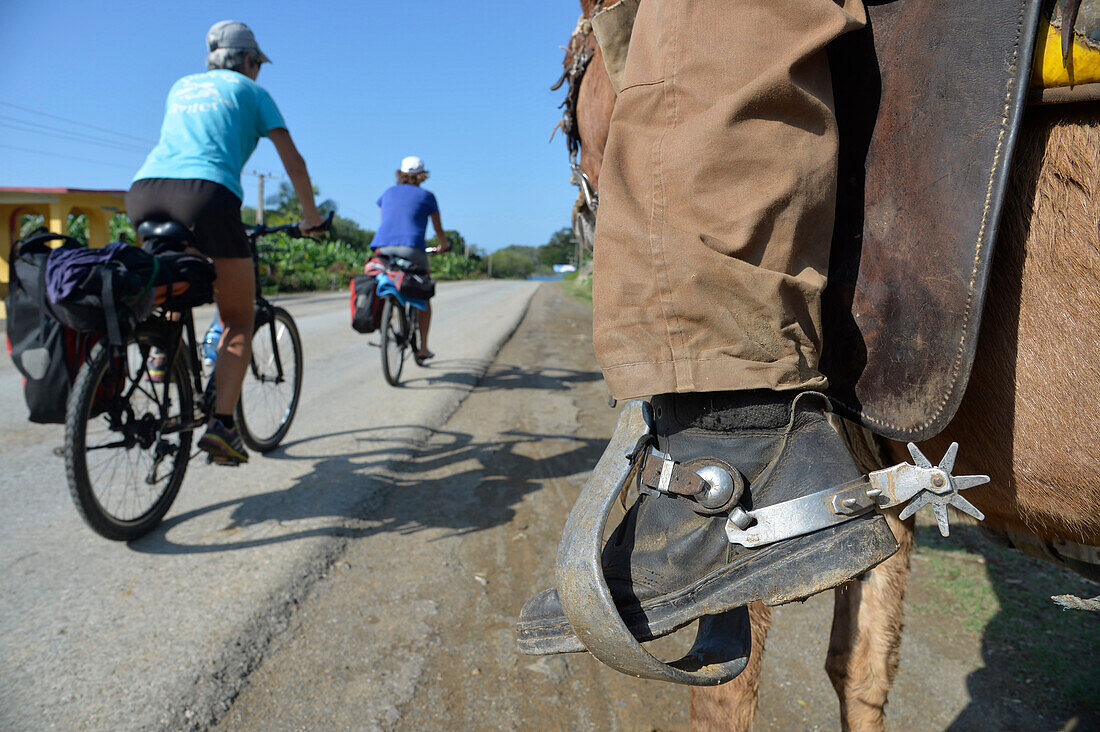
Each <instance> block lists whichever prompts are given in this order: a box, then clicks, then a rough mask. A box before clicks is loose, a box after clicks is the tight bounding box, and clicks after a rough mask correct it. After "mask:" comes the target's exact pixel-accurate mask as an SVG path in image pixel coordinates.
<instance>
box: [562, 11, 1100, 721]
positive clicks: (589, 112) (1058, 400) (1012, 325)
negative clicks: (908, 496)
mask: <svg viewBox="0 0 1100 732" xmlns="http://www.w3.org/2000/svg"><path fill="white" fill-rule="evenodd" d="M613 2H614V0H613ZM613 2H611V3H607V5H611V4H613ZM598 5H600V3H599V2H597V0H581V7H582V15H581V20H580V21H579V22H578V25H577V29H576V30H575V31H574V34H573V36H572V38H571V39H570V43H569V46H568V47H567V49H566V58H565V61H564V66H565V69H566V73H565V74H564V75H563V78H567V79H568V80H569V83H570V95H571V96H572V98H573V102H572V103H571V104H569V103H567V104H566V105H565V106H566V115H567V117H568V116H569V115H570V114H571V115H572V116H573V119H572V120H571V124H572V129H573V130H575V134H576V138H577V141H576V148H573V147H571V150H572V151H573V153H574V157H575V155H576V150H577V149H579V153H580V155H579V163H577V167H579V169H580V171H581V172H583V174H584V175H585V176H586V177H587V179H588V180H589V181H590V182H591V183H592V184H593V186H594V188H595V190H596V191H598V181H599V174H600V167H601V165H602V162H603V148H604V145H605V144H606V141H607V132H608V127H609V124H610V118H611V111H612V108H613V107H614V103H615V94H614V90H613V89H612V87H611V84H610V80H609V78H608V75H607V72H606V70H605V68H604V66H603V65H602V63H600V60H601V56H600V51H599V47H598V44H596V43H595V40H594V38H592V34H591V26H590V25H589V24H587V19H589V18H590V17H591V15H592V12H593V9H594V6H598ZM584 56H587V57H588V61H587V64H578V63H577V59H578V58H581V59H582V60H583V57H584ZM578 68H579V69H580V73H579V74H577V73H576V71H577V69H578ZM571 70H572V71H573V73H572V74H571V73H570V71H571ZM569 125H570V122H569V121H567V122H566V125H565V126H566V127H567V128H569ZM567 132H568V129H567ZM571 145H572V143H571ZM1097 149H1100V107H1098V106H1097V105H1088V104H1082V103H1078V104H1074V105H1066V106H1055V107H1031V108H1029V109H1028V110H1027V111H1026V112H1025V115H1024V120H1023V122H1022V125H1021V129H1020V132H1019V137H1018V142H1017V146H1016V151H1015V154H1014V157H1013V161H1012V168H1011V172H1010V179H1009V187H1008V190H1007V193H1006V197H1005V207H1004V211H1003V214H1002V217H1001V221H1000V228H999V231H998V238H997V244H996V250H995V256H994V259H993V264H992V271H991V274H990V281H989V285H988V289H987V297H986V302H985V305H984V314H983V320H982V329H981V332H980V335H979V340H978V346H977V354H978V356H977V358H976V360H975V363H974V368H973V370H972V372H971V375H970V380H969V382H968V385H967V389H966V392H965V394H964V396H963V399H962V402H961V404H960V406H959V409H958V411H957V412H956V414H955V416H954V418H953V419H952V421H951V422H950V424H949V425H948V426H947V427H946V429H944V430H943V431H942V432H941V433H940V434H938V435H936V436H935V437H934V438H932V439H929V440H927V441H926V442H922V443H921V444H920V445H919V447H920V448H921V450H922V451H923V452H924V453H925V454H926V455H942V454H944V453H945V451H946V449H947V446H948V445H949V444H950V443H951V442H956V441H957V442H960V443H962V444H963V445H964V451H963V452H960V454H959V459H958V462H957V463H956V473H957V474H968V473H969V474H973V473H986V474H988V475H989V476H990V478H991V480H990V482H989V483H988V484H986V485H983V486H978V487H975V488H971V489H969V490H968V491H967V494H966V496H967V499H968V500H969V501H970V502H971V503H972V504H973V505H974V506H976V507H977V508H978V509H980V510H981V511H982V512H983V513H984V514H985V520H984V521H983V522H982V523H983V526H984V527H986V528H989V529H991V530H993V531H994V532H997V533H1000V534H1002V535H1003V536H1006V537H1009V538H1010V540H1011V541H1012V542H1014V543H1015V544H1016V545H1017V546H1020V545H1029V546H1032V547H1035V546H1038V547H1041V548H1042V549H1041V553H1043V554H1044V555H1045V558H1056V557H1057V554H1056V553H1053V552H1051V551H1050V550H1049V548H1050V547H1051V546H1065V542H1076V543H1077V544H1079V545H1088V546H1090V547H1093V548H1094V547H1096V546H1097V545H1100V440H1097V439H1096V438H1097V437H1098V434H1097V426H1098V425H1100V403H1098V402H1097V400H1096V399H1095V395H1096V394H1097V393H1100V366H1098V364H1100V324H1098V321H1100V318H1098V317H1097V316H1098V314H1100V247H1098V244H1097V241H1098V238H1100V228H1098V227H1100V166H1097V165H1096V164H1095V150H1097ZM586 198H591V196H587V197H586V196H585V195H584V192H583V190H582V195H581V196H579V198H578V204H577V205H576V206H575V207H574V220H575V221H576V218H577V216H578V211H579V213H580V215H582V216H583V215H585V214H586V213H587V212H586V211H585V206H582V203H584V202H585V199H586ZM593 213H594V212H593ZM589 230H590V229H589ZM580 233H581V232H578V236H580ZM585 243H586V245H587V246H589V247H591V245H592V241H591V239H587V240H586V241H585ZM837 426H838V429H840V431H841V432H842V434H844V435H845V436H846V438H847V439H848V441H849V444H850V446H852V447H853V454H854V455H855V456H856V458H857V462H859V463H860V467H861V469H863V470H864V471H866V472H869V471H871V470H876V469H879V468H882V467H885V466H887V465H892V464H895V463H899V462H906V461H908V459H909V453H908V451H907V449H906V447H905V445H903V444H901V443H897V442H891V441H888V440H885V439H883V438H880V437H877V436H874V435H872V434H871V433H870V432H868V431H867V430H865V429H864V428H862V427H860V426H858V425H855V424H853V423H848V422H845V421H841V420H838V425H837ZM1082 428H1083V429H1084V430H1086V433H1085V434H1084V435H1082V434H1081V433H1080V431H1081V429H1082ZM886 518H887V521H888V522H889V524H890V526H891V528H892V529H893V531H894V534H895V536H896V538H897V540H898V545H899V548H898V551H897V553H896V554H895V555H894V556H893V557H891V558H890V559H888V560H886V561H885V562H883V563H882V564H880V565H879V566H878V567H876V568H875V569H873V570H871V571H870V572H868V573H867V574H866V575H865V576H864V577H862V578H860V579H858V580H853V581H851V582H849V583H847V584H845V585H842V586H841V587H839V588H837V589H836V590H834V593H835V597H834V614H833V624H832V630H831V634H830V640H829V649H828V654H827V658H826V663H825V670H826V673H827V674H828V676H829V679H830V681H831V682H832V684H833V687H834V689H835V690H836V693H837V697H838V700H839V704H840V717H841V723H842V726H843V728H844V729H852V730H881V729H883V728H884V726H885V711H884V709H885V705H886V701H887V695H888V693H889V691H890V687H891V685H892V684H893V681H894V679H895V677H896V674H897V668H898V649H899V646H900V639H901V630H902V614H903V604H904V595H905V588H906V582H907V580H908V577H909V570H910V556H911V554H912V551H913V546H914V522H913V519H912V518H910V519H908V520H906V521H902V520H900V519H899V517H898V511H897V510H889V511H887V512H886ZM1070 564H1071V565H1072V564H1073V562H1070ZM1074 568H1075V569H1078V571H1081V569H1082V567H1081V565H1077V566H1074ZM1096 569H1097V567H1096V565H1095V564H1093V565H1092V571H1093V572H1095V571H1096ZM1092 578H1093V579H1096V578H1097V577H1096V576H1095V575H1092ZM749 617H750V623H751V626H752V649H751V655H750V658H749V663H748V666H747V667H746V669H745V670H744V671H743V672H742V673H741V675H740V676H738V677H737V678H736V679H735V680H733V681H732V682H730V683H728V684H725V685H723V686H718V687H692V688H691V699H690V719H691V725H692V729H699V730H719V729H736V730H747V729H749V728H750V727H751V725H752V722H753V716H754V714H755V710H756V700H757V691H758V688H759V682H760V667H761V656H762V653H763V649H764V641H765V638H766V635H767V631H768V628H769V625H770V617H771V611H770V609H769V608H767V607H765V606H763V605H762V604H760V603H753V604H752V605H750V606H749Z"/></svg>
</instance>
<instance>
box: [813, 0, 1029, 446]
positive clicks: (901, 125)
mask: <svg viewBox="0 0 1100 732" xmlns="http://www.w3.org/2000/svg"><path fill="white" fill-rule="evenodd" d="M1041 5H1042V2H1041V0H983V2H958V0H892V1H890V2H881V1H878V0H869V1H868V2H867V12H868V18H869V23H868V26H867V27H866V28H864V29H863V30H861V31H859V32H856V33H852V34H849V35H847V36H845V37H843V38H841V39H840V40H838V41H837V42H836V43H835V44H834V45H833V47H831V48H830V52H829V53H830V63H831V64H832V67H833V78H834V85H835V89H834V91H835V95H836V106H837V118H838V126H839V128H840V131H841V147H840V162H839V171H838V173H839V177H838V182H839V185H838V199H837V201H838V203H837V219H836V225H835V229H834V238H833V250H832V257H831V261H830V271H829V285H828V288H827V289H826V292H825V297H824V301H823V303H822V314H823V318H824V334H823V342H824V350H823V352H822V363H821V368H822V370H823V371H824V372H825V374H826V375H827V376H828V377H829V381H830V385H831V386H830V392H829V396H830V397H831V398H832V400H833V401H834V404H835V405H836V406H837V409H838V411H839V412H840V413H842V414H843V415H844V416H846V417H848V418H850V419H853V420H855V421H858V422H861V423H862V424H864V425H865V426H866V427H868V428H869V429H870V430H872V431H873V432H876V433H878V434H881V435H884V436H886V437H889V438H891V439H895V440H914V441H919V440H923V439H927V438H929V437H932V436H933V435H935V434H936V433H938V432H940V431H941V430H942V429H943V428H944V427H946V426H947V424H948V422H950V421H951V419H952V417H953V416H954V414H955V411H956V409H957V408H958V405H959V402H960V401H961V399H962V395H963V392H964V391H965V389H966V384H967V380H968V378H969V375H970V369H971V365H972V364H973V360H974V356H975V345H976V343H977V336H978V329H979V326H980V324H981V314H982V303H983V301H984V298H985V289H986V283H987V280H988V275H989V265H990V261H991V258H992V254H993V244H994V240H995V237H996V232H997V224H998V219H999V217H1000V213H1001V207H1002V202H1003V198H1004V192H1005V188H1006V183H1007V177H1008V170H1009V163H1010V161H1011V159H1012V152H1013V147H1014V144H1015V140H1016V133H1017V129H1018V126H1019V122H1020V118H1021V116H1022V113H1023V109H1024V106H1025V103H1026V101H1027V93H1028V81H1029V76H1030V68H1031V59H1032V54H1033V51H1034V48H1035V43H1036V37H1037V35H1038V28H1039V27H1040V11H1041V7H1040V6H1041Z"/></svg>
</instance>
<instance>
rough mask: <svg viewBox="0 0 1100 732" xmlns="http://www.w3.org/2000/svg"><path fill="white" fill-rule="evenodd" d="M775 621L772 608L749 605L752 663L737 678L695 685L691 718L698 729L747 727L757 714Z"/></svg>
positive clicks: (739, 728)
mask: <svg viewBox="0 0 1100 732" xmlns="http://www.w3.org/2000/svg"><path fill="white" fill-rule="evenodd" d="M771 624H772V610H771V608H770V607H767V606H766V605H763V604H762V603H759V602H754V603H752V604H751V605H749V625H750V626H751V627H752V650H751V651H750V653H749V665H748V666H746V667H745V670H744V671H742V672H741V675H740V676H738V677H737V678H736V679H734V680H733V681H731V682H729V683H728V684H723V685H721V686H693V687H691V707H690V711H689V712H688V718H689V719H690V721H691V729H692V730H694V731H695V732H711V731H712V730H713V731H714V732H717V731H718V730H736V731H738V732H740V731H741V730H745V731H747V730H748V729H749V728H751V727H752V719H753V716H754V715H755V714H756V703H757V693H758V692H759V690H760V664H761V662H762V661H763V657H764V641H765V640H766V639H767V636H768V628H770V627H771Z"/></svg>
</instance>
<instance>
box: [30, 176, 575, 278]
mask: <svg viewBox="0 0 1100 732" xmlns="http://www.w3.org/2000/svg"><path fill="white" fill-rule="evenodd" d="M314 194H315V195H317V194H319V191H318V189H317V188H316V187H314ZM318 201H319V203H318V209H319V210H320V212H321V215H322V216H324V215H327V214H328V212H329V211H332V212H337V211H338V207H337V204H336V202H335V201H333V200H332V199H325V200H321V199H320V196H319V195H318ZM301 218H302V206H301V203H300V202H299V201H298V197H297V195H295V193H294V189H293V188H292V187H291V186H290V184H288V183H282V184H281V185H280V186H279V188H278V189H277V190H276V191H275V193H273V194H272V195H270V196H268V197H267V198H266V199H265V201H264V211H263V222H264V223H265V224H266V225H268V226H279V225H281V224H287V223H291V222H294V221H299V220H301ZM241 219H242V220H243V221H244V222H245V223H246V224H255V223H256V222H257V216H256V209H255V208H253V207H252V206H242V207H241ZM44 223H45V221H44V219H43V217H42V216H32V215H25V216H22V217H20V221H19V235H20V237H24V236H27V235H29V234H30V233H31V232H32V231H34V230H35V229H36V228H38V227H39V226H42V225H44ZM68 233H69V235H70V236H72V237H74V238H76V239H78V240H80V241H82V242H85V243H87V241H88V221H87V217H85V216H70V217H69V222H68ZM446 233H447V239H448V241H449V242H450V244H451V251H449V252H447V253H445V254H438V255H435V256H434V257H433V258H432V277H433V278H434V279H436V280H468V279H483V278H487V277H492V278H494V279H523V278H526V277H530V276H537V275H550V274H552V273H553V267H554V265H560V264H575V263H576V258H577V243H576V239H574V237H573V231H572V229H570V228H563V229H560V230H558V231H556V232H554V234H553V235H551V237H550V240H549V241H548V242H547V243H546V244H543V245H541V246H525V245H519V244H513V245H511V246H508V247H505V248H504V249H500V250H497V251H495V252H491V253H488V252H485V251H483V250H482V249H481V248H480V247H478V246H477V245H476V244H472V243H470V242H468V241H466V238H465V237H464V236H463V235H462V234H461V233H459V232H458V231H455V230H452V229H448V230H447V232H446ZM109 236H110V239H111V240H118V241H126V242H134V241H136V240H137V237H136V235H135V233H134V227H133V226H132V225H131V223H130V220H129V219H128V218H127V217H126V215H125V214H116V215H115V216H113V217H112V219H111V221H110V231H109ZM373 239H374V232H373V231H371V230H369V229H364V228H362V227H361V226H359V224H358V223H357V222H356V221H354V220H352V219H349V218H345V217H343V216H340V215H339V213H335V215H334V217H333V225H332V230H331V232H329V235H328V236H327V237H326V238H324V239H321V240H319V241H314V240H311V239H295V238H292V237H289V236H287V235H285V234H276V235H272V236H268V237H265V238H264V239H263V240H262V241H261V242H260V245H259V258H260V274H261V279H262V280H263V282H264V291H265V292H266V293H268V294H274V293H279V292H304V291H311V290H338V289H342V288H345V287H347V286H348V282H349V281H351V279H353V278H354V277H355V276H356V275H357V274H359V273H360V272H362V271H363V264H364V263H365V262H366V260H367V259H368V258H369V257H370V245H371V241H372V240H373ZM427 243H428V246H429V247H433V246H437V245H438V243H439V242H438V241H436V238H435V237H432V238H431V239H429V240H428V242H427Z"/></svg>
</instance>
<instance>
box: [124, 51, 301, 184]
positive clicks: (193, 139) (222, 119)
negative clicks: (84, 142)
mask: <svg viewBox="0 0 1100 732" xmlns="http://www.w3.org/2000/svg"><path fill="white" fill-rule="evenodd" d="M276 127H286V123H285V122H283V116H282V115H281V114H279V108H278V107H276V106H275V101H274V100H273V99H272V98H271V95H270V94H268V93H267V91H265V90H264V88H263V87H262V86H260V85H259V84H257V83H256V82H254V81H252V79H249V78H248V77H247V76H245V75H244V74H239V73H237V72H236V71H228V70H226V69H216V70H214V71H207V72H205V73H202V74H192V75H190V76H185V77H183V78H182V79H180V80H179V81H177V82H176V83H175V84H173V85H172V89H171V90H170V91H169V92H168V101H167V103H166V104H165V109H164V124H163V125H162V126H161V128H160V142H158V143H157V146H156V147H154V148H153V151H152V152H151V153H149V157H147V158H146V159H145V164H144V165H142V166H141V169H140V170H138V172H137V175H135V176H134V180H141V179H142V178H197V179H199V180H209V181H213V182H215V183H220V184H221V185H223V186H225V187H226V188H228V189H229V190H231V191H233V193H235V194H237V198H242V199H243V198H244V191H243V190H242V189H241V169H242V168H244V164H245V162H247V161H248V158H249V157H250V156H251V155H252V151H253V150H255V149H256V143H257V142H259V141H260V138H261V137H267V133H268V131H269V130H272V129H274V128H276Z"/></svg>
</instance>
